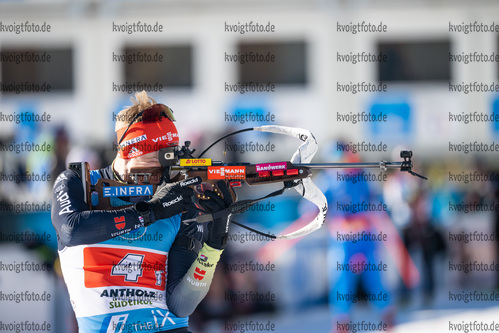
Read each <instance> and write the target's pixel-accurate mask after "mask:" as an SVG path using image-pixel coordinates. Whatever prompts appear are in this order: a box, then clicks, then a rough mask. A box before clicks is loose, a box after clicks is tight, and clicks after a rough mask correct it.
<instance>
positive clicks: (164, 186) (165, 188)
mask: <svg viewBox="0 0 499 333" xmlns="http://www.w3.org/2000/svg"><path fill="white" fill-rule="evenodd" d="M197 178H199V177H196V178H190V179H185V180H182V181H180V182H176V183H165V182H163V183H161V184H160V185H158V187H157V189H156V192H155V193H154V195H153V196H152V198H151V199H150V200H149V201H141V202H137V203H136V204H135V209H136V210H137V212H138V213H139V214H140V215H141V216H142V217H143V219H144V226H148V225H150V224H152V223H154V222H156V221H157V220H161V219H166V218H169V217H172V216H175V215H177V214H180V213H182V212H185V211H187V209H188V208H189V206H190V205H192V199H191V197H192V196H193V195H194V191H193V190H192V189H191V188H190V187H189V186H190V185H196V184H198V183H200V182H201V179H200V178H199V179H197ZM151 213H152V214H151Z"/></svg>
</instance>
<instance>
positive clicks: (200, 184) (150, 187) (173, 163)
mask: <svg viewBox="0 0 499 333" xmlns="http://www.w3.org/2000/svg"><path fill="white" fill-rule="evenodd" d="M247 131H261V132H269V133H276V134H283V135H289V136H293V137H296V138H298V139H300V140H301V141H302V144H301V145H300V146H299V147H298V149H297V150H296V152H295V153H294V154H293V156H292V157H291V159H290V161H285V162H272V163H259V164H250V163H232V164H230V163H223V162H217V161H213V162H212V161H211V159H209V158H203V155H204V154H205V153H206V152H207V151H208V150H209V149H210V148H211V147H213V146H214V145H215V144H216V143H218V142H220V141H221V140H223V139H225V138H227V137H228V136H231V135H235V134H238V133H242V132H247ZM194 152H195V149H190V142H189V141H186V142H185V145H184V146H182V147H178V146H176V147H168V148H163V149H160V150H159V152H158V157H159V161H160V163H161V165H162V166H163V167H169V168H165V170H168V169H169V170H168V171H171V170H177V171H179V173H178V174H177V175H176V177H174V178H173V179H171V180H170V181H181V180H182V179H185V180H183V182H184V185H189V186H193V188H194V192H195V196H196V199H197V200H206V199H207V197H206V196H205V195H204V192H205V191H206V190H211V191H214V192H216V193H217V194H218V195H220V196H222V193H221V191H220V190H219V189H218V185H217V183H218V182H219V181H223V182H226V184H227V185H228V188H229V189H230V193H231V196H232V199H233V202H234V203H233V204H232V205H231V206H230V207H229V209H230V212H231V213H232V214H233V215H235V214H240V213H243V212H245V211H246V210H248V209H249V208H250V207H251V206H252V205H254V204H256V203H258V202H260V201H262V200H265V199H268V198H271V197H274V196H277V195H281V194H283V193H284V191H285V190H286V189H291V188H294V189H295V190H296V191H297V192H298V193H299V194H300V195H301V196H303V198H305V199H307V200H309V201H310V202H312V203H313V204H315V205H316V206H317V207H318V208H319V213H318V214H317V215H316V217H315V218H314V219H313V220H312V221H311V222H310V223H309V224H308V225H306V226H304V227H302V228H300V229H298V230H296V231H293V232H291V233H288V234H285V235H277V236H275V235H270V234H264V233H261V232H260V231H258V230H255V229H252V228H249V227H247V226H245V225H242V224H240V223H238V222H235V221H232V223H234V224H237V225H239V226H241V227H243V228H246V229H248V230H250V231H253V232H256V233H258V234H262V235H265V236H268V237H269V238H273V239H292V238H297V237H302V236H305V235H307V234H309V233H311V232H313V231H315V230H317V229H319V228H320V227H321V226H322V225H323V224H324V222H325V219H326V213H327V209H328V205H327V200H326V197H325V196H324V194H323V193H322V192H321V191H320V189H319V188H318V187H317V186H316V185H315V184H314V183H313V181H312V178H311V176H312V170H313V169H326V168H339V169H342V168H362V169H364V168H374V169H380V170H382V171H386V170H388V169H398V170H400V171H406V172H408V173H410V174H411V175H413V176H417V177H420V178H423V179H427V178H426V177H424V176H421V175H419V174H417V173H415V172H413V171H412V161H411V158H412V152H411V151H401V152H400V157H401V158H403V161H400V162H386V161H381V162H364V163H310V161H311V160H312V158H313V157H314V155H315V153H316V152H317V141H316V140H315V137H314V136H313V135H312V133H311V132H310V131H308V130H305V129H301V128H294V127H285V126H277V125H266V126H259V127H252V128H246V129H243V130H239V131H236V132H232V133H229V134H227V135H225V136H223V137H222V138H220V139H218V140H216V141H215V142H214V143H213V144H211V145H210V146H209V147H208V148H206V149H205V150H204V151H203V152H202V153H201V154H200V155H199V156H198V157H197V158H195V157H194V156H192V154H193V153H194ZM70 167H71V166H70ZM73 169H75V171H77V170H78V169H79V170H80V171H79V173H80V175H81V176H80V177H81V179H82V182H83V186H84V189H85V192H86V193H87V203H91V204H89V206H90V208H91V209H115V207H113V206H112V205H111V204H110V197H112V196H119V195H121V196H139V195H144V194H148V195H152V193H154V191H155V190H156V186H157V185H155V184H153V182H149V179H148V177H149V176H150V175H151V173H150V172H147V171H150V170H137V172H135V173H134V172H133V170H132V178H133V179H140V180H141V181H140V182H139V181H136V183H137V185H136V184H131V185H125V184H123V183H119V182H116V181H113V180H109V179H99V180H98V182H97V184H96V185H95V186H94V185H89V181H88V179H89V176H88V166H87V167H86V166H85V164H84V162H83V163H78V165H76V168H75V166H73ZM77 172H78V171H77ZM85 180H86V181H85ZM243 182H245V183H247V184H248V185H250V186H253V185H264V184H271V183H283V185H284V186H283V187H282V188H281V189H280V190H277V191H274V192H272V193H270V194H268V195H266V196H264V197H261V198H258V199H252V200H240V201H238V199H237V194H236V192H235V190H234V189H235V188H237V187H240V186H242V183H243ZM91 192H94V193H95V192H97V198H96V199H97V200H95V201H97V204H95V205H94V204H93V202H92V200H91V196H90V194H91ZM113 193H114V194H115V195H113ZM106 194H107V195H106ZM120 207H126V206H120ZM209 220H211V218H210V216H209V214H202V215H199V216H197V217H196V218H194V219H190V220H184V221H183V222H185V223H189V222H193V221H197V222H199V223H203V222H207V221H209Z"/></svg>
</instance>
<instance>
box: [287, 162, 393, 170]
mask: <svg viewBox="0 0 499 333" xmlns="http://www.w3.org/2000/svg"><path fill="white" fill-rule="evenodd" d="M293 165H295V166H297V167H307V168H311V169H348V168H360V169H368V168H371V169H372V168H375V169H381V170H384V169H385V168H386V169H400V167H401V166H402V162H363V163H302V164H293Z"/></svg>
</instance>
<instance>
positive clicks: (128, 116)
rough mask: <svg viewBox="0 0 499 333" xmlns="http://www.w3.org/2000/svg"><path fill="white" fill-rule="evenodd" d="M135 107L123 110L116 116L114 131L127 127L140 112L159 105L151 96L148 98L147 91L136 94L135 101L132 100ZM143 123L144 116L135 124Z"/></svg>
mask: <svg viewBox="0 0 499 333" xmlns="http://www.w3.org/2000/svg"><path fill="white" fill-rule="evenodd" d="M130 100H131V101H132V103H133V105H131V106H129V107H127V108H126V109H123V110H121V111H120V112H119V113H118V114H117V115H116V124H115V125H114V130H115V131H118V130H120V129H122V128H124V127H127V126H128V124H129V123H130V120H132V119H133V117H135V115H137V113H139V112H140V111H143V110H145V109H147V108H148V107H150V106H152V105H154V104H157V103H156V100H155V99H154V98H152V97H151V96H148V95H147V93H146V91H145V90H142V91H141V92H137V93H135V99H134V98H133V97H131V98H130ZM140 121H142V116H140V117H138V118H137V119H136V120H135V121H134V122H133V123H134V124H135V123H138V122H140Z"/></svg>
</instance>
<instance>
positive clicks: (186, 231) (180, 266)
mask: <svg viewBox="0 0 499 333" xmlns="http://www.w3.org/2000/svg"><path fill="white" fill-rule="evenodd" d="M192 216H195V212H193V211H189V212H187V213H185V214H184V215H183V216H182V220H184V219H187V218H190V217H192ZM204 228H205V226H204V225H203V224H201V223H197V222H191V223H189V224H184V223H182V224H181V225H180V230H179V231H178V233H177V236H176V238H175V241H174V243H173V245H172V247H171V249H170V251H169V257H168V282H167V285H166V299H168V297H169V296H170V295H171V293H172V292H173V290H174V289H175V287H176V286H177V285H178V284H179V283H180V281H181V280H182V278H183V277H184V275H185V274H186V273H187V271H188V270H189V268H190V267H191V265H192V263H193V262H194V260H196V258H197V256H198V252H199V250H200V249H201V247H202V245H203V241H204V238H206V237H205V234H206V233H205V232H204Z"/></svg>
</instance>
